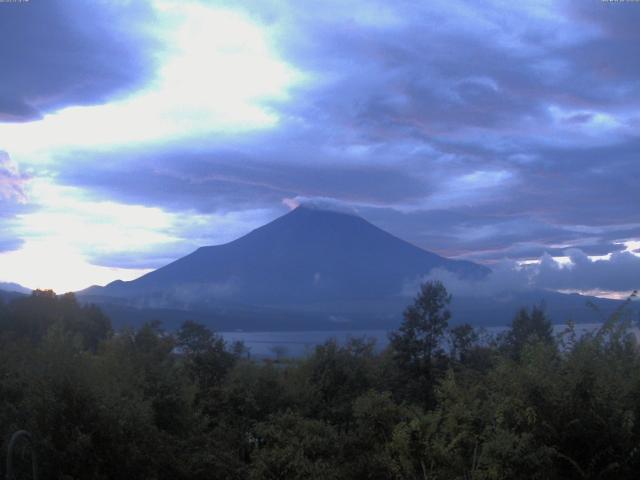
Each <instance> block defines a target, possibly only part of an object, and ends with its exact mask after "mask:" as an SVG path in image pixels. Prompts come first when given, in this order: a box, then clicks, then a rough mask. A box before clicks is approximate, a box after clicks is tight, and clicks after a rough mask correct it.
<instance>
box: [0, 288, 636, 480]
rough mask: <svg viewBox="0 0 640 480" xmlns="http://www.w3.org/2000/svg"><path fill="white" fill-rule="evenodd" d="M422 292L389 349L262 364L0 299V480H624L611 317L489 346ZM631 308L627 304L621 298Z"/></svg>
mask: <svg viewBox="0 0 640 480" xmlns="http://www.w3.org/2000/svg"><path fill="white" fill-rule="evenodd" d="M450 300H451V297H450V295H449V294H448V293H447V291H446V288H445V287H444V286H443V285H442V284H441V283H439V282H430V283H425V284H423V285H422V287H421V289H420V291H419V293H418V295H417V296H416V297H415V300H414V302H413V303H412V304H410V305H409V306H408V307H407V309H406V310H405V312H404V319H403V322H402V324H401V325H400V326H399V328H398V330H396V331H394V332H391V333H390V336H389V339H390V342H389V345H388V347H386V348H384V349H380V348H376V345H375V344H374V342H373V341H371V340H368V339H366V338H353V339H351V340H349V341H348V342H346V343H339V342H337V341H328V342H326V343H324V344H322V345H319V346H317V347H316V348H315V350H314V351H313V352H312V353H311V354H309V355H307V356H305V357H303V358H284V357H278V358H273V359H256V358H253V357H252V356H251V352H249V351H248V350H247V349H246V348H245V347H244V345H242V344H227V343H225V341H224V339H223V338H222V337H221V336H220V335H217V334H216V333H215V332H212V331H211V330H209V329H208V328H206V327H205V326H203V325H201V324H198V323H195V322H192V321H185V323H184V324H183V325H182V326H181V328H180V329H179V330H177V331H175V332H168V331H165V330H163V328H162V325H160V324H159V323H157V322H152V323H147V324H145V325H143V326H142V327H140V328H136V329H132V328H128V329H123V330H120V331H114V330H113V329H112V327H111V325H110V321H109V319H108V318H107V317H106V316H105V315H104V314H103V313H102V312H101V311H100V309H99V308H97V307H95V306H88V305H82V304H81V303H79V302H78V301H77V299H76V298H75V297H74V296H73V295H72V294H65V295H59V296H58V295H55V294H54V293H53V292H51V291H34V292H33V293H32V294H31V295H30V296H24V297H17V298H14V299H11V300H7V301H5V302H2V303H0V432H1V435H2V440H3V443H2V461H3V466H2V467H0V469H2V470H1V471H2V474H3V475H4V473H5V472H4V470H3V469H4V468H5V467H4V457H5V455H6V452H7V447H8V442H9V438H10V435H11V434H12V433H13V432H15V431H18V430H21V429H25V430H27V431H29V432H30V433H31V434H32V438H33V447H30V446H29V444H27V443H24V442H23V443H22V444H20V445H19V448H17V450H16V451H15V452H14V457H15V459H14V466H15V468H16V478H32V477H31V472H30V464H29V462H30V460H29V458H30V451H29V449H30V448H33V451H34V452H35V453H36V454H37V459H38V460H37V463H38V473H39V478H40V479H65V480H71V479H78V480H80V479H89V480H98V479H131V480H134V479H193V480H200V479H202V480H204V479H229V480H234V479H251V480H257V479H273V480H275V479H292V480H296V479H300V480H302V479H323V480H331V479H380V480H386V479H407V480H409V479H412V480H413V479H422V480H425V479H464V480H471V479H473V480H480V479H515V478H517V479H595V478H598V479H627V478H628V479H630V478H637V475H638V472H640V351H639V349H638V345H637V342H636V337H635V335H634V333H633V328H634V327H635V324H634V320H633V319H632V318H630V316H629V315H627V314H626V313H625V309H624V308H621V309H619V310H618V311H617V312H616V313H615V314H614V315H612V316H611V317H609V318H607V319H605V321H604V322H603V324H602V326H601V327H600V328H599V329H597V330H594V331H593V332H590V333H586V334H584V335H577V334H576V331H575V328H574V325H573V324H571V323H569V325H568V327H567V328H566V330H565V331H563V332H562V333H561V334H554V333H553V330H552V328H551V324H550V322H549V320H548V319H547V317H546V316H545V312H544V309H543V308H542V307H540V306H528V307H527V308H523V309H522V310H520V311H518V312H514V318H513V322H512V324H511V326H510V328H509V329H508V330H506V331H505V332H504V333H503V334H500V335H498V336H493V337H491V336H487V335H485V334H483V333H482V332H480V331H478V330H476V329H474V328H473V327H471V326H470V325H456V324H455V319H452V318H451V315H450V313H449V311H448V308H447V307H448V304H449V302H450ZM630 301H631V300H630Z"/></svg>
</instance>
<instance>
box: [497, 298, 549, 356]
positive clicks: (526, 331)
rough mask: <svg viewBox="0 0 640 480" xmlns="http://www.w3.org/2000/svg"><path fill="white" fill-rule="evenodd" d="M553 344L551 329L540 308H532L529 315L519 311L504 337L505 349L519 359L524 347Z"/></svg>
mask: <svg viewBox="0 0 640 480" xmlns="http://www.w3.org/2000/svg"><path fill="white" fill-rule="evenodd" d="M537 342H542V343H545V344H549V345H550V344H552V343H553V328H552V326H551V322H550V321H549V319H548V318H547V316H546V315H545V313H544V310H543V309H542V307H533V308H532V309H531V313H529V311H528V310H527V309H526V308H522V309H520V311H519V312H518V313H517V314H516V316H515V318H514V319H513V321H512V322H511V329H510V330H509V331H508V332H507V334H506V336H505V347H506V349H507V350H508V351H509V352H510V353H511V356H512V357H513V358H519V357H520V354H521V353H522V349H523V348H524V346H525V345H528V344H532V343H537Z"/></svg>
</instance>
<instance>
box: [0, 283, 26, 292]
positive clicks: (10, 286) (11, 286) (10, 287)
mask: <svg viewBox="0 0 640 480" xmlns="http://www.w3.org/2000/svg"><path fill="white" fill-rule="evenodd" d="M0 290H2V291H5V292H14V293H24V294H29V293H31V289H30V288H27V287H23V286H22V285H20V284H18V283H13V282H0Z"/></svg>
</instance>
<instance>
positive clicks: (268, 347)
mask: <svg viewBox="0 0 640 480" xmlns="http://www.w3.org/2000/svg"><path fill="white" fill-rule="evenodd" d="M601 325H602V324H600V323H584V324H578V325H576V326H575V328H576V332H577V333H578V335H580V334H583V333H586V332H590V331H593V330H595V329H597V328H598V327H600V326H601ZM507 328H508V327H487V328H484V329H479V330H480V331H481V332H484V333H485V334H487V335H497V334H499V333H501V332H503V331H505V330H506V329H507ZM566 328H567V325H563V324H558V325H554V326H553V330H554V333H556V334H560V333H562V332H563V331H564V330H565V329H566ZM388 333H389V331H388V330H353V331H284V332H220V334H221V335H222V336H223V337H224V339H225V340H226V341H227V342H229V343H231V342H236V341H242V342H244V344H245V346H246V347H248V348H249V351H250V353H251V356H253V357H275V356H276V355H277V354H279V355H281V356H286V357H301V356H304V355H306V354H309V353H311V352H313V349H314V348H315V347H316V345H320V344H322V343H324V342H326V341H327V340H329V339H331V338H335V339H336V340H337V341H338V343H342V344H344V343H345V342H346V341H347V340H348V339H349V338H362V337H366V338H372V339H374V340H375V341H376V346H377V347H378V348H379V349H382V348H384V347H386V346H387V344H388V343H389V338H388ZM636 334H637V332H636Z"/></svg>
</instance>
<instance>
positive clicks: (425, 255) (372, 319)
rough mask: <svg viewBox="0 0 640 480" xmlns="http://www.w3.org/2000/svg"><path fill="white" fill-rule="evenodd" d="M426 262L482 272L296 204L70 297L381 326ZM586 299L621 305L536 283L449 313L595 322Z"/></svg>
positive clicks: (463, 300)
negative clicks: (536, 310)
mask: <svg viewBox="0 0 640 480" xmlns="http://www.w3.org/2000/svg"><path fill="white" fill-rule="evenodd" d="M435 268H437V269H440V270H448V271H449V272H453V273H454V274H455V275H456V276H458V277H459V278H462V279H467V280H477V281H480V282H481V281H482V280H483V279H484V278H485V277H486V276H487V275H488V274H489V273H490V270H489V269H488V268H487V267H484V266H482V265H478V264H475V263H473V262H468V261H460V260H451V259H447V258H444V257H442V256H440V255H437V254H435V253H432V252H428V251H426V250H423V249H421V248H418V247H416V246H415V245H412V244H410V243H408V242H406V241H404V240H401V239H399V238H397V237H395V236H393V235H391V234H390V233H387V232H385V231H384V230H381V229H380V228H378V227H376V226H374V225H372V224H371V223H369V222H367V221H366V220H365V219H363V218H361V217H359V216H357V215H353V214H349V213H342V212H335V211H329V210H321V209H317V208H310V207H299V208H297V209H295V210H293V211H291V212H289V213H287V214H286V215H284V216H282V217H280V218H277V219H276V220H274V221H272V222H270V223H268V224H267V225H264V226H262V227H260V228H257V229H256V230H253V231H252V232H250V233H248V234H247V235H244V236H243V237H240V238H238V239H237V240H234V241H232V242H229V243H226V244H223V245H217V246H208V247H201V248H199V249H197V250H196V251H194V252H193V253H191V254H189V255H187V256H185V257H182V258H180V259H178V260H176V261H174V262H172V263H170V264H168V265H166V266H164V267H161V268H159V269H157V270H155V271H153V272H150V273H148V274H146V275H144V276H142V277H140V278H138V279H136V280H133V281H129V282H123V281H120V280H118V281H115V282H112V283H110V284H109V285H107V286H105V287H90V288H88V289H86V290H84V291H82V292H78V296H79V297H80V298H81V299H82V300H84V301H87V302H93V303H98V304H99V305H100V306H101V307H102V308H103V309H104V310H105V311H106V313H107V314H109V316H110V317H111V318H112V319H113V321H114V323H115V324H116V325H117V326H118V325H123V324H140V323H142V322H143V321H149V320H154V319H159V320H162V321H163V322H164V323H165V325H166V326H167V328H173V327H176V326H177V325H179V324H180V323H181V322H182V321H184V320H186V319H192V320H197V321H200V322H203V323H207V324H209V325H210V326H211V327H213V328H215V329H217V330H234V329H245V330H296V329H298V330H313V329H316V330H344V329H347V330H348V329H389V328H396V327H397V325H398V323H399V321H400V318H401V314H402V311H403V310H404V308H405V307H406V306H407V304H409V303H410V302H411V300H412V295H413V293H414V292H413V290H414V289H415V288H416V286H417V285H418V284H419V282H420V281H421V279H423V278H424V277H425V276H426V275H427V274H428V273H429V272H430V271H432V270H433V269H435ZM588 300H590V301H592V302H593V303H594V304H596V305H597V306H598V307H599V308H600V309H601V312H602V315H607V314H609V313H611V312H612V311H614V310H615V308H617V307H618V306H619V305H620V304H621V302H619V301H614V300H607V299H597V298H593V297H581V296H579V295H563V294H561V293H557V292H549V291H544V290H532V291H528V292H521V293H513V292H512V293H508V292H507V293H506V294H505V295H501V296H499V297H458V296H454V300H453V304H452V312H453V321H454V322H455V323H462V322H467V323H470V324H472V325H476V326H488V325H494V326H496V325H506V324H508V323H509V322H510V321H511V319H512V318H513V315H514V314H515V312H516V310H517V309H518V308H520V307H523V306H531V305H533V304H538V303H540V302H544V303H545V304H546V305H547V306H548V311H549V314H550V316H551V318H552V320H553V321H555V322H558V323H561V322H565V321H567V320H569V319H572V320H574V321H577V322H583V323H585V322H596V321H600V320H601V314H599V313H597V312H595V311H593V310H592V309H590V308H587V306H586V302H587V301H588ZM635 307H636V308H637V305H636V306H635Z"/></svg>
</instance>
